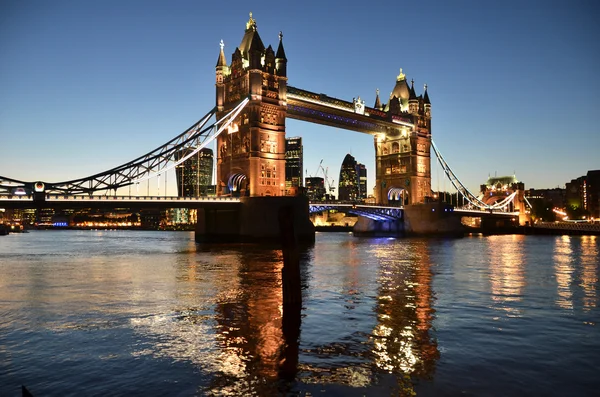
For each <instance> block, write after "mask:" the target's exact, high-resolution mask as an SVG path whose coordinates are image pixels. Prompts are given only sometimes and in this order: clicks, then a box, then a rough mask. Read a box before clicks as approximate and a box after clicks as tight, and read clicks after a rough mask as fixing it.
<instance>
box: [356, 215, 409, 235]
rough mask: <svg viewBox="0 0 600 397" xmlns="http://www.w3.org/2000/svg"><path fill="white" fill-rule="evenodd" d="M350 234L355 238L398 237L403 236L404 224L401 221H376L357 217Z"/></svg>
mask: <svg viewBox="0 0 600 397" xmlns="http://www.w3.org/2000/svg"><path fill="white" fill-rule="evenodd" d="M352 233H354V235H355V236H400V235H403V234H404V223H403V222H402V219H396V220H387V221H376V220H374V219H370V218H367V217H364V216H359V217H358V220H357V221H356V223H355V224H354V228H353V229H352Z"/></svg>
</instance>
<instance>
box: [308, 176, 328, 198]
mask: <svg viewBox="0 0 600 397" xmlns="http://www.w3.org/2000/svg"><path fill="white" fill-rule="evenodd" d="M305 186H306V196H307V197H308V199H309V200H313V201H320V200H323V199H324V198H325V195H326V193H327V191H326V190H325V180H324V179H323V178H321V177H318V176H315V177H307V178H306V179H305Z"/></svg>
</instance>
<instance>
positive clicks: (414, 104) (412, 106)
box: [408, 80, 419, 113]
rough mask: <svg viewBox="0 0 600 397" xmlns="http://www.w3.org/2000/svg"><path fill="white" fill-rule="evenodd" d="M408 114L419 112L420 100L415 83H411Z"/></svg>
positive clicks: (412, 81)
mask: <svg viewBox="0 0 600 397" xmlns="http://www.w3.org/2000/svg"><path fill="white" fill-rule="evenodd" d="M408 112H409V113H418V112H419V98H417V94H416V93H415V81H414V80H411V81H410V89H409V90H408Z"/></svg>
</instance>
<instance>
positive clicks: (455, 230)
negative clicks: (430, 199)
mask: <svg viewBox="0 0 600 397" xmlns="http://www.w3.org/2000/svg"><path fill="white" fill-rule="evenodd" d="M460 220H461V216H460V214H458V213H455V212H454V208H453V207H452V206H451V205H448V204H445V203H442V202H434V203H423V204H414V205H407V206H405V207H404V230H405V232H406V235H413V236H414V235H416V236H418V235H434V234H440V235H453V234H455V235H463V234H464V232H465V228H464V226H463V225H462V223H461V222H460Z"/></svg>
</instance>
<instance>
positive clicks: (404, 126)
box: [374, 69, 431, 204]
mask: <svg viewBox="0 0 600 397" xmlns="http://www.w3.org/2000/svg"><path fill="white" fill-rule="evenodd" d="M374 107H375V109H379V110H383V111H385V112H386V114H387V117H388V119H390V120H391V121H392V123H393V124H395V125H397V128H394V129H393V130H389V131H388V133H386V134H376V135H375V142H374V143H375V163H376V170H375V171H376V176H375V179H376V181H375V183H376V185H375V197H376V201H377V203H380V204H388V203H390V202H394V201H402V202H403V203H404V204H417V203H423V202H425V198H426V197H427V196H430V195H431V156H430V154H431V102H430V101H429V95H428V94H427V85H425V89H424V91H423V94H422V95H419V96H417V94H416V92H415V87H414V81H411V85H410V86H409V85H408V82H407V81H406V75H405V74H404V73H402V69H400V74H399V75H398V77H397V78H396V85H395V86H394V89H393V91H392V93H391V94H390V98H389V102H388V103H387V104H384V105H382V104H381V101H380V99H379V93H378V95H377V99H376V101H375V106H374Z"/></svg>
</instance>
